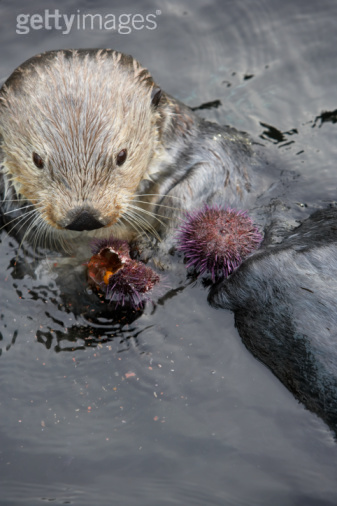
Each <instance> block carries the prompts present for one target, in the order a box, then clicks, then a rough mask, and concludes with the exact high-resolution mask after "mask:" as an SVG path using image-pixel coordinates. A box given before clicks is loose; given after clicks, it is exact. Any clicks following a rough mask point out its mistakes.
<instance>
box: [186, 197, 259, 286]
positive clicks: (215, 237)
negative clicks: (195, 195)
mask: <svg viewBox="0 0 337 506" xmlns="http://www.w3.org/2000/svg"><path fill="white" fill-rule="evenodd" d="M261 241H262V235H261V233H260V232H259V230H258V229H257V227H256V226H255V225H254V224H253V222H252V220H251V219H250V218H249V216H247V213H246V212H245V211H236V210H235V209H231V208H222V207H220V206H212V207H209V206H208V205H205V206H204V207H203V208H202V209H201V210H197V211H194V212H192V213H188V214H187V216H186V219H185V221H184V223H183V225H182V227H181V228H180V230H179V233H178V240H177V244H178V246H177V249H178V250H179V251H182V252H183V253H184V254H185V258H186V260H187V267H191V266H193V267H194V268H195V269H196V270H197V271H199V273H200V274H204V273H205V272H210V273H211V276H212V280H213V281H215V279H216V277H218V276H224V277H228V276H229V275H230V274H231V273H232V272H233V271H234V270H235V269H237V268H238V267H239V265H240V264H241V263H242V261H243V260H244V259H245V258H246V257H247V256H248V255H249V254H250V253H252V252H253V251H254V250H256V249H257V248H258V247H259V246H260V244H261Z"/></svg>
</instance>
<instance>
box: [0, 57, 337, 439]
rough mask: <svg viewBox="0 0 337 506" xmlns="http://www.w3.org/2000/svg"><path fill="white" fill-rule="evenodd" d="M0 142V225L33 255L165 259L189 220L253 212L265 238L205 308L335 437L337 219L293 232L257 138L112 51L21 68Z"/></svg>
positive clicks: (0, 114)
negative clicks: (88, 253)
mask: <svg viewBox="0 0 337 506" xmlns="http://www.w3.org/2000/svg"><path fill="white" fill-rule="evenodd" d="M0 136H1V165H2V171H1V188H2V194H3V203H2V219H3V221H4V222H7V223H8V228H9V229H10V230H12V232H13V233H16V234H17V235H21V239H20V240H30V241H31V242H33V244H34V245H35V246H42V247H45V248H54V247H55V248H58V249H60V248H61V249H64V250H70V251H72V252H74V251H75V252H76V251H77V250H78V248H79V244H80V243H88V242H89V241H90V239H91V238H93V237H95V238H96V237H97V238H104V237H109V236H111V235H114V236H115V237H117V238H120V239H126V240H128V241H136V242H137V244H138V246H139V249H140V250H141V251H143V252H146V255H145V256H147V257H149V256H151V255H152V254H154V252H155V251H158V250H160V252H161V254H164V255H165V254H166V253H167V252H168V251H169V250H170V248H172V246H174V235H175V231H176V228H177V225H178V223H179V221H180V219H181V217H182V216H183V215H184V213H185V212H187V211H188V212H191V211H193V210H194V209H198V208H200V207H201V206H203V205H206V204H207V205H213V204H217V205H226V206H231V207H235V208H237V209H241V210H248V211H249V214H250V216H251V217H252V219H253V220H254V222H255V223H256V224H257V226H259V227H260V229H261V231H262V230H263V232H264V235H265V240H264V243H263V244H262V250H261V252H256V253H254V254H253V255H252V256H251V257H250V258H248V259H247V260H246V261H245V262H244V263H243V264H242V266H241V267H240V268H239V269H238V270H237V271H236V272H234V273H233V274H232V275H231V277H229V279H228V280H224V281H223V282H222V283H221V284H220V285H218V286H217V287H216V288H213V290H212V291H211V294H210V300H211V302H212V303H213V304H216V305H217V306H218V307H227V308H229V309H231V310H233V311H234V312H235V314H236V322H237V325H238V329H239V332H240V333H241V335H242V337H243V339H244V341H245V342H246V343H247V346H249V348H250V349H251V350H252V351H253V353H255V354H256V355H257V356H258V357H259V358H260V359H261V360H262V361H264V362H265V363H266V364H267V365H268V366H269V367H271V368H272V370H273V371H274V372H275V374H277V375H278V377H280V379H281V380H282V381H283V382H284V383H285V384H286V385H287V386H288V387H289V388H290V389H291V390H292V391H293V392H294V393H295V395H296V396H297V397H298V398H299V399H300V400H301V401H302V402H304V403H305V404H306V405H307V406H308V407H309V408H310V409H312V410H313V411H315V412H316V413H318V414H319V415H320V416H322V417H323V418H324V419H325V420H326V421H327V422H328V423H329V424H330V426H331V427H333V428H334V430H336V419H337V415H336V414H337V396H336V385H337V382H336V378H337V372H336V367H335V361H334V360H335V353H331V349H332V348H333V349H334V348H335V340H334V336H335V333H336V313H337V312H336V311H335V309H334V307H335V306H334V300H336V297H335V298H334V299H333V297H332V296H331V294H332V293H333V289H332V286H335V285H334V276H333V278H332V279H330V280H329V284H328V285H327V273H326V268H327V265H332V267H333V268H334V267H335V258H336V252H337V251H336V234H335V232H334V230H335V222H336V218H335V212H334V211H331V212H332V215H333V216H330V214H329V212H328V211H326V213H325V214H324V213H323V214H322V216H321V217H320V220H321V222H320V223H319V222H317V219H316V218H315V217H313V218H309V220H308V222H306V224H305V225H303V227H304V228H302V229H301V230H302V232H303V231H304V232H305V233H301V232H296V225H298V223H296V219H297V218H298V216H297V215H296V210H295V207H294V206H292V204H291V203H289V202H288V203H287V202H286V196H284V198H283V199H282V200H281V199H280V198H279V195H280V194H281V193H283V194H284V195H285V194H286V193H287V191H283V192H280V190H279V188H280V187H283V190H284V186H287V183H285V181H284V179H282V176H281V171H280V169H279V168H277V167H275V166H274V164H273V162H271V161H269V162H268V161H265V160H266V158H265V155H264V154H263V148H261V147H260V146H259V145H258V143H256V142H254V141H253V140H252V139H251V138H250V137H249V136H247V135H246V134H244V133H241V132H238V131H237V130H236V129H234V128H231V127H224V126H219V125H217V124H214V123H211V122H208V121H205V120H204V119H201V118H199V117H198V116H197V114H196V113H195V112H193V111H192V110H191V109H190V108H189V107H187V106H185V105H184V104H182V103H181V102H179V101H178V100H176V99H174V98H173V97H171V96H170V95H169V94H167V93H165V92H164V91H162V90H161V88H160V87H159V86H158V84H156V83H155V82H154V80H153V79H152V77H151V75H150V74H149V72H148V71H147V70H146V69H145V68H143V67H142V66H141V65H140V64H139V63H138V62H137V61H136V60H135V59H134V58H132V57H131V56H126V55H124V54H122V53H120V52H118V51H114V50H110V49H81V50H59V51H49V52H46V53H42V54H40V55H37V56H35V57H33V58H31V59H30V60H28V61H26V62H25V63H23V64H22V65H21V66H20V67H18V68H17V69H16V70H15V71H14V72H13V74H12V75H11V76H10V77H9V79H7V81H6V82H5V84H4V85H3V87H2V88H1V90H0ZM261 151H262V152H261ZM283 177H284V176H283ZM287 190H289V191H291V186H290V185H288V186H287ZM290 200H291V199H290ZM320 229H321V230H322V231H326V232H327V233H328V234H329V237H330V239H331V240H330V239H329V245H328V246H327V245H326V241H325V240H324V239H323V238H322V237H321V235H320V232H319V230H320ZM294 230H295V231H294ZM310 230H313V232H312V233H310ZM293 233H295V237H296V239H294V240H293V239H292V234H293ZM148 238H150V240H149V241H148V240H147V239H148ZM151 238H152V239H151ZM146 243H147V246H145V245H144V244H146ZM304 261H305V262H307V264H306V265H308V268H307V270H305V269H303V265H304V263H303V262H304ZM333 272H334V270H333ZM327 286H328V288H327ZM302 306H303V308H305V313H303V314H305V316H303V317H301V316H300V314H301V308H302ZM303 311H304V309H303ZM325 316H326V321H325ZM308 321H310V325H309V327H310V336H311V335H312V333H314V335H315V339H314V340H313V339H312V338H311V337H307V329H306V324H307V322H308ZM327 336H328V337H327ZM275 343H276V344H277V345H276V344H275ZM274 344H275V345H274ZM289 357H290V358H289ZM288 358H289V359H288ZM289 361H290V365H291V367H290V365H289ZM323 369H324V372H322V374H320V371H323ZM326 378H328V379H326ZM309 379H310V381H309ZM308 385H309V386H310V388H308ZM325 385H327V387H326V386H325Z"/></svg>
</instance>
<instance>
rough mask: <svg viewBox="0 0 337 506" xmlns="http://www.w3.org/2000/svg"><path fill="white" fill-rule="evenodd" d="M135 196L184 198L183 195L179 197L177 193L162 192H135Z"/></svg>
mask: <svg viewBox="0 0 337 506" xmlns="http://www.w3.org/2000/svg"><path fill="white" fill-rule="evenodd" d="M134 197H162V198H164V197H166V198H169V199H178V200H183V198H182V197H177V196H176V195H165V194H164V195H163V194H162V193H139V194H138V193H135V194H134Z"/></svg>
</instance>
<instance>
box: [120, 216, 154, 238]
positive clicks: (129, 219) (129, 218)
mask: <svg viewBox="0 0 337 506" xmlns="http://www.w3.org/2000/svg"><path fill="white" fill-rule="evenodd" d="M122 219H124V220H125V221H126V223H128V224H129V225H131V227H132V228H134V229H135V230H136V232H137V233H138V235H141V233H142V232H144V234H145V235H146V237H147V238H148V239H149V236H148V235H147V232H146V230H143V228H142V227H139V226H138V223H135V221H134V218H133V217H132V216H130V215H128V214H127V213H125V214H123V216H121V217H120V218H119V220H120V221H121V220H122Z"/></svg>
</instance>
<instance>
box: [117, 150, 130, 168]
mask: <svg viewBox="0 0 337 506" xmlns="http://www.w3.org/2000/svg"><path fill="white" fill-rule="evenodd" d="M127 154H128V153H127V151H126V149H122V151H120V152H119V153H118V155H117V159H116V162H117V165H118V166H119V167H120V166H121V165H123V163H124V162H125V160H126V157H127Z"/></svg>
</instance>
